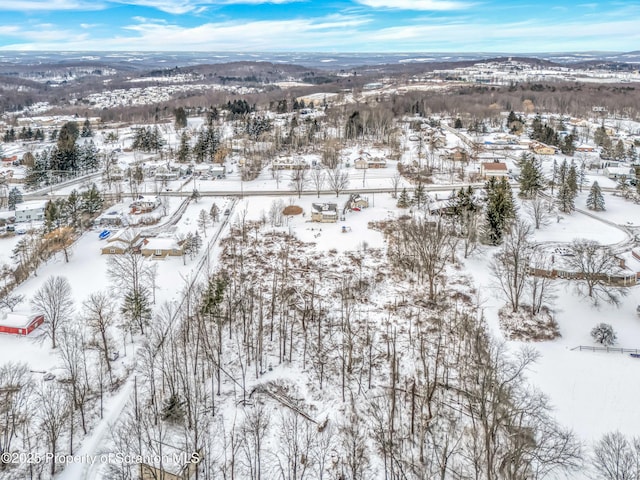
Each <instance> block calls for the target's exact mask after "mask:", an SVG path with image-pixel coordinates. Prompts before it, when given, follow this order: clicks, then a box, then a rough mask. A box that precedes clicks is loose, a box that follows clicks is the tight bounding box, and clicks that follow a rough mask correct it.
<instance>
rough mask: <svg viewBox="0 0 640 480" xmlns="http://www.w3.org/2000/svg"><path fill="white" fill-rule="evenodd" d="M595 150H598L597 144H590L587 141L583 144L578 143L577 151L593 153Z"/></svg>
mask: <svg viewBox="0 0 640 480" xmlns="http://www.w3.org/2000/svg"><path fill="white" fill-rule="evenodd" d="M595 151H596V146H595V145H589V144H587V143H583V144H581V145H578V146H577V147H576V152H584V153H591V152H595Z"/></svg>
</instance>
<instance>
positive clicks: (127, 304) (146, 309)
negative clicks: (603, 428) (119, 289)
mask: <svg viewBox="0 0 640 480" xmlns="http://www.w3.org/2000/svg"><path fill="white" fill-rule="evenodd" d="M120 311H121V312H122V314H123V315H124V316H125V318H126V319H127V320H128V322H129V324H130V325H134V324H137V326H138V328H139V329H140V333H142V334H144V327H145V326H146V325H147V324H148V323H149V320H150V319H151V305H150V302H149V295H148V294H147V291H146V290H145V289H144V288H140V289H138V290H132V291H130V292H127V293H126V294H125V296H124V300H123V303H122V308H121V309H120Z"/></svg>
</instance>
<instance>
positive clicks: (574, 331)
mask: <svg viewBox="0 0 640 480" xmlns="http://www.w3.org/2000/svg"><path fill="white" fill-rule="evenodd" d="M585 197H586V194H582V195H581V196H579V197H578V199H576V206H577V207H578V208H584V199H585ZM605 202H606V207H607V210H606V211H604V212H594V213H595V214H596V215H597V216H598V217H601V218H602V219H604V220H608V221H613V222H614V223H619V224H622V225H624V224H626V222H627V221H629V220H630V221H634V223H636V222H637V221H638V220H637V219H638V218H640V206H639V205H635V204H633V203H632V202H629V201H625V200H624V199H622V198H620V197H615V196H613V195H605ZM624 237H625V234H624V232H622V231H621V230H619V229H616V228H615V227H613V226H610V225H607V224H604V223H602V222H599V221H597V220H595V219H593V218H590V217H588V216H585V215H582V214H580V213H578V212H574V213H572V214H571V215H565V214H562V217H561V220H560V222H559V223H558V222H556V221H555V220H553V221H552V222H551V223H550V224H549V225H548V226H546V227H543V228H542V229H541V230H539V231H536V232H535V239H536V240H537V241H554V242H571V241H572V240H574V239H578V238H587V239H592V240H597V241H599V242H601V243H602V244H607V245H608V244H615V243H618V242H620V241H621V240H623V239H624ZM494 251H495V250H494V249H492V248H487V249H486V250H485V251H483V252H481V253H479V254H476V255H475V256H474V257H472V258H471V259H468V260H467V261H466V262H465V266H466V268H467V269H468V271H469V272H470V273H471V274H472V276H473V278H474V279H475V282H476V284H477V286H478V288H479V290H480V292H481V296H482V299H483V308H484V313H485V316H486V319H487V322H488V325H489V328H490V330H491V331H492V332H493V334H494V335H495V336H496V337H497V338H502V339H504V337H503V335H502V332H501V331H500V327H499V326H498V315H497V310H498V309H499V308H501V307H502V306H503V305H504V300H503V294H502V292H498V289H497V288H496V284H495V280H494V279H492V278H491V274H490V273H489V272H490V270H489V268H488V262H489V261H490V258H491V256H492V254H493V252H494ZM633 266H638V264H637V263H636V264H634V265H633ZM556 285H557V291H556V297H557V298H556V301H555V305H554V309H555V319H556V321H557V322H558V324H559V328H560V333H561V335H562V336H561V337H560V338H558V339H556V340H554V341H550V342H541V343H534V344H531V343H528V344H527V345H533V346H534V347H535V349H536V350H537V351H538V352H539V353H540V358H539V360H538V361H537V362H536V364H535V365H534V366H533V368H532V370H531V371H530V374H529V378H530V380H531V383H532V384H533V385H535V386H537V387H538V388H540V389H541V390H542V391H543V392H544V393H546V394H547V395H548V396H549V398H550V400H551V404H552V405H553V406H554V408H555V413H556V416H557V418H558V420H559V421H560V423H561V424H563V425H565V426H567V427H570V428H572V429H573V430H574V431H575V432H576V433H577V434H578V435H579V437H580V438H581V439H582V440H583V441H585V442H586V443H587V444H590V443H591V442H593V441H596V440H598V439H599V438H600V437H601V436H602V435H603V434H604V433H607V432H611V431H615V430H619V431H621V432H622V433H624V434H628V435H637V434H638V432H639V431H640V416H638V415H637V403H638V398H640V383H639V382H638V381H637V378H638V372H639V369H640V360H638V359H636V358H632V357H630V356H629V355H628V354H621V353H605V352H589V351H584V350H583V351H579V350H572V349H573V348H575V347H578V346H580V345H583V346H596V345H597V344H596V343H595V342H594V341H593V339H592V338H591V336H590V331H591V329H592V328H593V327H594V326H595V325H596V324H597V323H600V322H606V323H609V324H611V325H612V326H613V328H614V330H615V331H616V333H617V336H618V342H617V344H616V345H615V346H616V347H623V348H632V349H640V318H638V315H637V314H636V306H637V305H639V304H640V286H634V287H632V288H630V289H629V294H628V296H627V297H625V298H623V301H622V304H621V306H620V308H615V307H612V306H610V305H607V304H604V305H602V306H601V307H600V308H599V309H598V308H595V307H593V306H592V305H591V304H590V302H589V301H588V300H586V299H584V298H582V297H580V296H578V295H577V294H576V293H575V291H574V284H573V283H571V282H569V281H564V280H556ZM507 343H508V345H509V346H510V347H511V348H513V349H517V348H519V347H521V346H523V345H524V344H523V343H522V342H515V341H507Z"/></svg>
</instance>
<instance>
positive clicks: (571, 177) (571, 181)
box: [566, 162, 578, 198]
mask: <svg viewBox="0 0 640 480" xmlns="http://www.w3.org/2000/svg"><path fill="white" fill-rule="evenodd" d="M566 182H567V185H569V188H570V189H571V193H573V196H574V198H575V196H576V195H577V194H578V172H577V170H576V165H575V164H574V163H573V162H571V166H570V167H569V170H568V172H567V177H566Z"/></svg>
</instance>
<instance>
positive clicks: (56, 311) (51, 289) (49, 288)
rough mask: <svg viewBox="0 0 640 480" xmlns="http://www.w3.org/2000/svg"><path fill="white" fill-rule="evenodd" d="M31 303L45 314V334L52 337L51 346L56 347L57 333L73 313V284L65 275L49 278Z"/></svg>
mask: <svg viewBox="0 0 640 480" xmlns="http://www.w3.org/2000/svg"><path fill="white" fill-rule="evenodd" d="M31 305H32V306H33V308H34V309H35V310H36V311H37V312H38V313H41V314H43V315H44V332H45V336H46V337H49V338H50V339H51V348H56V334H57V333H58V332H59V331H60V329H61V328H62V327H63V325H64V324H65V323H67V322H68V320H69V318H70V317H71V315H72V314H73V296H72V295H71V285H70V284H69V281H68V280H67V279H66V278H65V277H54V276H51V277H49V278H47V280H46V281H45V282H44V284H43V285H42V287H40V288H39V289H38V290H37V291H36V293H35V294H34V295H33V298H32V299H31Z"/></svg>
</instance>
